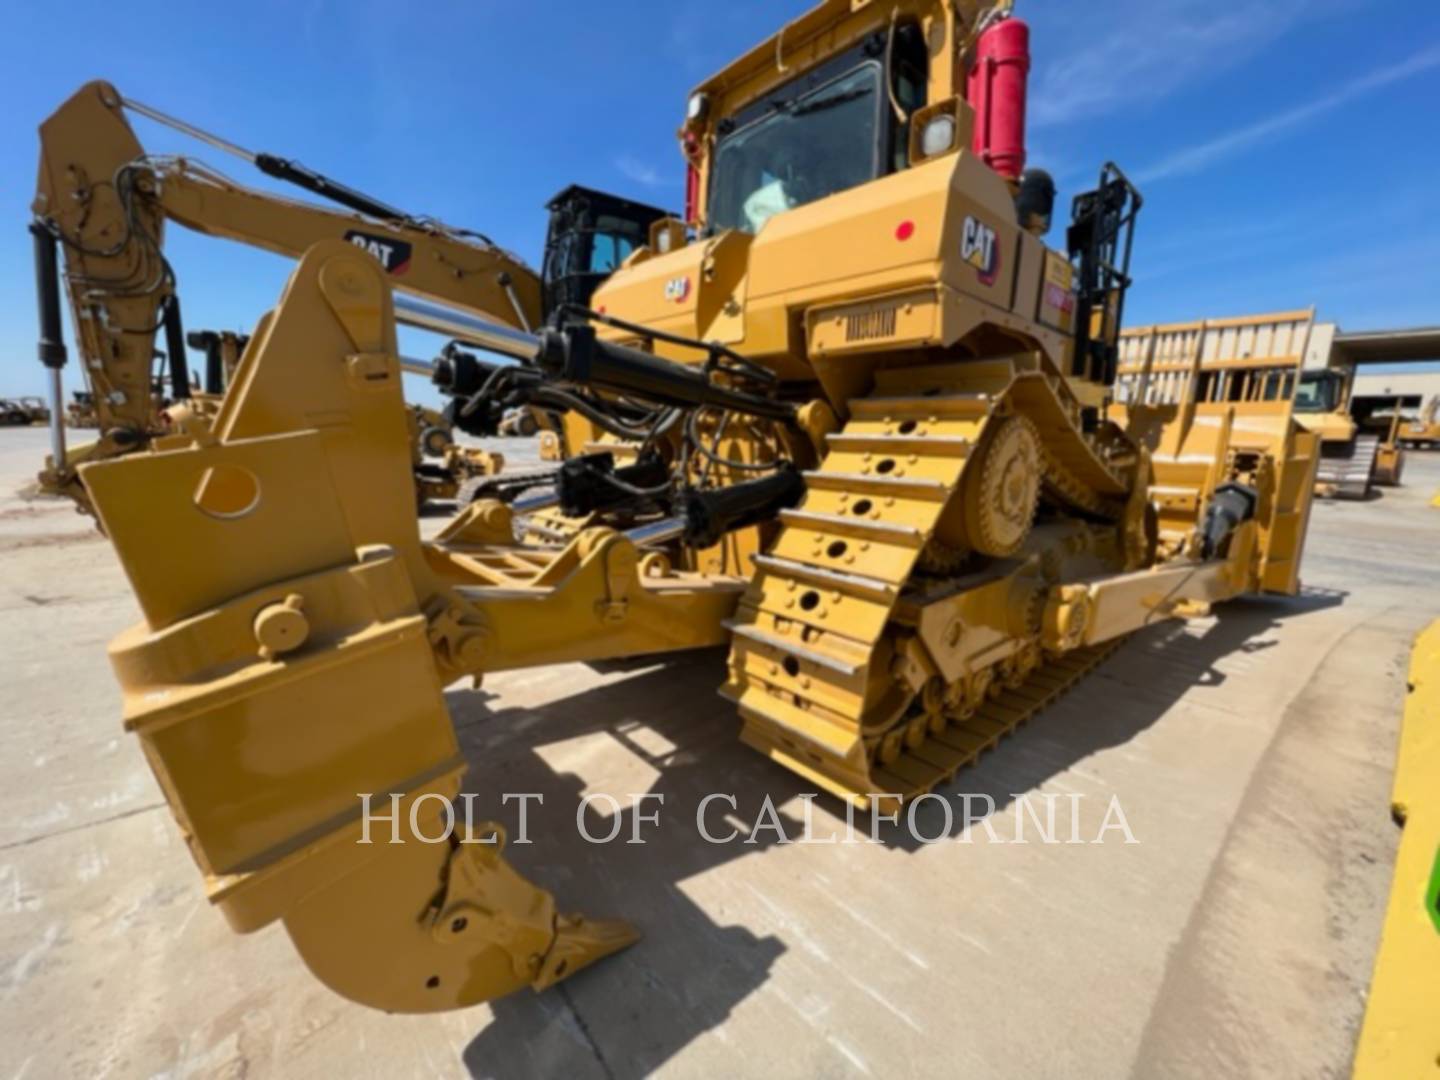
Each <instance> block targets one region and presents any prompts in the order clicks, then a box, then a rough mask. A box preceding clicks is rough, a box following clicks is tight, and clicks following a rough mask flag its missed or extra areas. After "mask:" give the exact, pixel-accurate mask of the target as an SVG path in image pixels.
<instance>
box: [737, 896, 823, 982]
mask: <svg viewBox="0 0 1440 1080" xmlns="http://www.w3.org/2000/svg"><path fill="white" fill-rule="evenodd" d="M745 887H746V888H747V889H749V890H750V892H751V893H753V894H754V896H755V899H756V900H759V901H760V903H762V904H764V905H765V906H766V907H767V908H769V909H770V914H771V915H773V916H774V917H775V921H776V922H778V923H779V924H780V926H781V928H782V929H784V930H785V931H787V932H788V933H790V934H792V935H793V936H794V937H795V939H796V941H797V942H798V943H799V945H800V947H801V948H803V949H804V950H805V951H806V952H808V953H809V954H810V955H811V956H813V957H815V958H816V959H817V960H823V961H825V962H826V963H827V964H828V963H829V962H830V954H829V953H828V952H826V951H825V950H824V948H822V947H821V945H820V943H819V942H817V941H814V940H812V939H811V938H810V937H809V936H808V935H807V934H806V933H805V930H804V928H803V927H802V926H801V925H800V924H799V923H797V922H796V921H795V920H794V919H793V918H791V917H790V913H789V912H787V911H786V910H785V909H784V908H782V907H780V906H779V905H778V904H775V903H774V902H772V901H771V900H770V898H769V897H767V896H766V895H765V894H764V893H762V892H761V891H760V890H759V889H757V888H755V886H754V885H751V884H750V883H749V882H748V881H747V882H746V883H745Z"/></svg>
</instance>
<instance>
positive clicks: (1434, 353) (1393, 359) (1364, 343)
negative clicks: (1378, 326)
mask: <svg viewBox="0 0 1440 1080" xmlns="http://www.w3.org/2000/svg"><path fill="white" fill-rule="evenodd" d="M1427 360H1440V326H1422V327H1414V328H1411V329H1408V330H1360V331H1356V332H1354V333H1344V332H1340V333H1337V334H1336V335H1335V347H1334V352H1333V354H1332V355H1331V358H1330V363H1331V365H1332V366H1336V365H1337V364H1395V363H1407V362H1420V361H1427Z"/></svg>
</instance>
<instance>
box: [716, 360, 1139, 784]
mask: <svg viewBox="0 0 1440 1080" xmlns="http://www.w3.org/2000/svg"><path fill="white" fill-rule="evenodd" d="M1017 369H1018V365H1017V366H1016V367H1010V366H1007V363H1006V361H1005V360H985V361H979V362H975V363H964V364H951V365H946V366H944V367H943V368H940V367H936V368H928V369H926V368H917V369H901V370H897V371H888V372H881V373H879V375H878V376H877V381H876V387H875V391H874V393H873V394H872V395H871V396H870V397H867V398H863V399H860V400H857V401H855V402H853V403H852V405H851V416H850V420H849V421H848V423H847V424H846V425H845V426H844V428H843V429H842V430H841V431H839V432H837V433H835V434H833V435H831V436H830V437H829V440H828V446H827V453H826V455H825V457H824V460H823V461H822V463H821V465H820V467H819V468H818V469H816V470H814V471H812V472H808V473H806V475H805V479H806V487H807V493H806V496H805V500H804V502H803V503H802V504H801V506H800V507H799V508H797V509H794V510H788V511H785V512H784V513H782V514H781V515H780V522H781V526H782V528H781V531H780V534H779V536H778V537H777V539H776V540H775V542H774V543H773V544H772V546H771V548H770V550H769V552H768V553H767V554H765V555H762V556H758V557H756V559H755V564H756V574H755V577H754V578H753V580H752V582H751V585H750V588H749V589H748V590H747V592H746V594H745V597H744V599H743V600H742V601H741V604H740V606H739V608H738V609H737V611H736V614H735V617H734V618H733V619H732V620H731V621H730V622H729V623H728V624H727V625H728V627H729V629H730V630H731V641H732V645H731V654H730V667H729V677H728V679H727V681H726V683H725V685H724V686H723V687H722V688H721V694H722V695H723V696H725V697H727V698H729V699H730V700H732V701H734V702H735V704H736V706H737V707H738V709H739V712H740V716H741V720H742V723H743V728H742V732H741V738H742V740H743V741H744V742H746V743H747V744H748V745H750V746H752V747H754V748H755V749H757V750H759V751H761V752H762V753H764V754H766V755H767V756H769V757H770V758H771V759H772V760H775V761H777V762H779V763H781V764H784V765H785V766H787V767H788V768H790V769H792V770H793V771H795V772H797V773H799V774H800V775H802V776H805V777H806V778H808V779H810V780H812V781H813V782H815V783H817V784H819V785H820V786H821V787H823V788H824V789H826V790H828V791H830V792H832V793H834V794H836V795H839V796H840V797H842V798H845V799H848V800H850V801H852V802H854V803H856V804H858V805H861V806H868V805H870V804H871V803H872V802H878V803H879V804H881V805H882V806H889V805H897V804H899V803H903V802H904V801H906V800H908V799H912V798H915V797H916V796H918V795H920V794H923V793H924V792H927V791H929V790H930V789H932V788H933V787H935V786H936V785H937V784H943V783H945V782H948V781H949V780H951V779H953V777H954V776H955V774H956V772H957V771H958V770H960V769H961V768H964V767H965V766H967V765H969V764H971V763H973V762H974V761H975V760H976V759H977V758H978V757H979V756H980V755H981V754H982V753H984V752H985V751H986V750H988V749H991V748H993V747H994V746H995V745H996V744H997V743H998V742H999V740H1000V739H1002V738H1004V737H1005V736H1006V735H1008V734H1010V733H1011V732H1013V731H1014V730H1015V729H1016V728H1018V727H1019V726H1020V725H1021V724H1023V723H1025V722H1026V721H1027V720H1029V719H1030V717H1032V716H1034V715H1035V714H1036V713H1037V712H1039V711H1040V710H1041V709H1043V708H1044V707H1045V706H1046V705H1048V704H1049V703H1050V702H1052V701H1053V700H1055V698H1057V697H1058V696H1059V695H1061V694H1063V693H1064V692H1065V691H1066V690H1068V689H1069V688H1070V687H1071V686H1073V685H1074V684H1075V683H1076V682H1078V681H1079V680H1080V679H1081V678H1082V677H1083V676H1084V675H1085V674H1086V673H1087V672H1089V671H1090V670H1091V669H1092V668H1093V667H1094V666H1095V665H1096V664H1098V663H1099V662H1100V661H1101V660H1102V659H1103V658H1104V656H1105V655H1106V654H1107V653H1108V652H1109V650H1110V646H1104V647H1097V648H1093V649H1087V650H1079V651H1075V652H1071V653H1066V654H1064V655H1061V656H1058V657H1054V658H1049V659H1047V658H1045V657H1043V656H1042V654H1041V652H1040V648H1039V639H1038V612H1035V613H1033V617H1032V622H1031V626H1032V629H1033V632H1032V633H1030V634H1029V635H1023V636H1017V637H1016V638H1015V639H1014V641H1013V642H1011V643H1008V644H1009V645H1010V651H1009V653H1008V655H1006V656H1004V657H1003V658H1001V659H997V660H996V661H995V662H994V663H992V664H990V666H989V667H988V668H984V669H982V670H980V671H977V672H972V673H970V674H969V675H968V676H966V677H964V678H963V679H962V680H959V681H957V682H952V683H949V684H945V683H943V682H942V681H940V680H938V678H936V677H934V676H933V675H931V676H928V677H927V675H926V674H924V673H921V674H916V668H915V666H914V662H913V661H912V660H911V659H909V655H910V654H911V653H913V652H914V651H915V650H919V649H921V646H920V645H919V642H918V641H917V640H916V638H915V637H914V628H913V625H911V622H912V621H911V620H909V619H907V618H906V617H904V616H903V615H902V614H901V613H900V611H899V608H900V607H901V606H902V605H901V599H902V595H904V594H905V592H906V590H907V588H909V587H910V586H911V585H912V584H914V583H915V582H916V581H917V580H923V581H924V582H925V583H926V584H927V585H930V586H933V585H935V584H936V579H935V577H934V576H929V577H926V578H922V579H917V578H916V575H917V573H921V572H926V573H928V574H930V575H934V574H935V573H936V571H937V563H938V567H939V569H940V570H942V571H943V570H944V569H946V568H945V566H944V563H945V560H944V559H940V560H937V558H936V552H937V549H938V550H939V552H940V553H941V554H945V552H946V549H945V545H944V542H943V537H942V536H941V535H940V534H941V533H943V532H944V528H945V526H944V524H943V523H944V520H945V519H947V515H950V516H951V518H953V515H954V514H955V511H956V508H957V506H958V505H959V500H960V499H961V498H963V495H962V493H961V488H962V483H963V482H964V477H965V474H966V468H967V464H968V463H969V462H970V461H971V460H972V459H973V458H974V457H975V451H976V449H977V448H978V447H980V446H982V444H983V442H984V440H985V438H986V435H987V432H990V431H992V430H995V429H996V425H998V424H1000V423H1002V422H1003V419H1004V417H1006V416H1009V415H1012V414H1016V413H1018V414H1020V415H1023V416H1025V417H1026V418H1027V419H1029V420H1030V421H1032V423H1033V424H1034V427H1035V430H1036V433H1037V435H1038V437H1039V441H1040V446H1041V455H1040V457H1041V466H1042V470H1043V482H1044V484H1045V489H1046V492H1047V497H1048V498H1050V499H1051V500H1052V501H1054V502H1058V503H1060V504H1061V505H1066V506H1078V507H1080V508H1082V509H1084V510H1085V511H1087V512H1088V513H1090V514H1092V515H1103V516H1105V517H1107V518H1112V519H1113V517H1114V514H1115V510H1114V507H1115V506H1116V504H1117V502H1118V500H1119V497H1120V496H1121V495H1122V493H1123V492H1124V491H1125V489H1126V482H1125V480H1124V478H1123V477H1122V476H1121V475H1120V474H1119V473H1118V472H1117V471H1116V470H1115V469H1113V468H1112V467H1111V466H1110V465H1109V464H1108V463H1107V462H1106V461H1105V460H1104V458H1103V457H1102V455H1101V454H1100V453H1099V451H1098V449H1097V448H1096V447H1095V445H1094V444H1093V443H1092V442H1091V440H1090V439H1089V438H1088V437H1087V436H1086V435H1085V434H1084V433H1083V432H1082V431H1081V430H1080V428H1079V426H1078V423H1077V422H1076V419H1077V418H1076V417H1075V414H1074V413H1073V411H1072V410H1070V409H1068V408H1066V406H1065V402H1064V401H1063V400H1062V399H1061V397H1060V394H1059V392H1058V390H1057V388H1056V384H1055V383H1053V382H1051V381H1050V380H1048V379H1045V378H1044V377H1043V376H1041V375H1038V374H1034V373H1031V374H1028V375H1025V376H1021V375H1019V374H1018V373H1017ZM937 387H938V389H937ZM950 527H951V528H952V529H953V524H952V525H951V526H950ZM922 691H924V692H922Z"/></svg>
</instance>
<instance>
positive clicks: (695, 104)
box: [685, 94, 710, 123]
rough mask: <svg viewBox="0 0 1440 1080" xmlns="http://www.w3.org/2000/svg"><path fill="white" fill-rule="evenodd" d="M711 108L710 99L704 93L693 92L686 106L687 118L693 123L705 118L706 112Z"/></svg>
mask: <svg viewBox="0 0 1440 1080" xmlns="http://www.w3.org/2000/svg"><path fill="white" fill-rule="evenodd" d="M709 109H710V99H709V98H708V97H706V96H705V95H704V94H691V95H690V102H689V104H688V105H686V106H685V119H686V120H689V121H690V122H692V123H695V122H697V121H700V120H704V119H705V113H706V112H707V111H709Z"/></svg>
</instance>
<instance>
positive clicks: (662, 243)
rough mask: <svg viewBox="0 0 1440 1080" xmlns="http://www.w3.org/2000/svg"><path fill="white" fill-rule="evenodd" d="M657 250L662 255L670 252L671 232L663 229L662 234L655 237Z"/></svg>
mask: <svg viewBox="0 0 1440 1080" xmlns="http://www.w3.org/2000/svg"><path fill="white" fill-rule="evenodd" d="M655 249H656V251H658V252H659V253H660V254H661V255H664V254H665V253H666V252H668V251H669V250H670V230H669V229H661V230H660V232H659V234H658V235H657V236H656V237H655Z"/></svg>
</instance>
